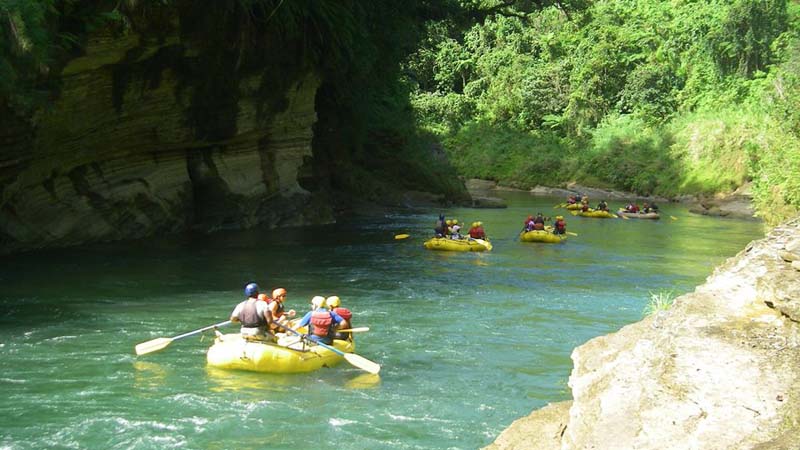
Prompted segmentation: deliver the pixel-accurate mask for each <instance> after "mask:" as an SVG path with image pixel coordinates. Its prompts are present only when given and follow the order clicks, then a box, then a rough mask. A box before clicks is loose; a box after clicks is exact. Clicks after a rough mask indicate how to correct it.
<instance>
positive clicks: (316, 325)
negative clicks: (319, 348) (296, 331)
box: [311, 311, 333, 337]
mask: <svg viewBox="0 0 800 450" xmlns="http://www.w3.org/2000/svg"><path fill="white" fill-rule="evenodd" d="M332 323H333V317H332V316H331V313H330V312H328V311H314V312H313V313H311V325H313V327H312V330H311V332H312V333H314V334H315V335H317V336H321V337H327V336H328V333H330V331H331V324H332Z"/></svg>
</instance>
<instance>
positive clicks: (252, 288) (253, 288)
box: [244, 283, 258, 297]
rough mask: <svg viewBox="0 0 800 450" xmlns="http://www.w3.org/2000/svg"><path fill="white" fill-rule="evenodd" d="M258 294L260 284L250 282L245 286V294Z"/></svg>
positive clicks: (251, 295)
mask: <svg viewBox="0 0 800 450" xmlns="http://www.w3.org/2000/svg"><path fill="white" fill-rule="evenodd" d="M256 295H258V285H257V284H255V283H248V284H247V286H245V287H244V296H245V297H255V296H256Z"/></svg>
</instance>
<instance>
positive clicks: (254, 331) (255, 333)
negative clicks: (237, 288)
mask: <svg viewBox="0 0 800 450" xmlns="http://www.w3.org/2000/svg"><path fill="white" fill-rule="evenodd" d="M244 296H245V300H244V301H243V302H241V303H239V304H238V305H236V307H235V308H233V312H231V322H234V323H236V322H239V323H241V324H242V327H241V329H240V330H239V333H241V334H242V336H246V337H255V338H260V339H265V338H267V337H268V336H269V338H273V337H274V336H273V335H272V333H271V332H268V331H267V330H269V328H270V326H271V324H272V315H271V314H270V312H269V308H268V307H267V306H268V305H267V302H265V301H260V300H259V299H258V285H257V284H255V283H247V285H246V286H245V287H244Z"/></svg>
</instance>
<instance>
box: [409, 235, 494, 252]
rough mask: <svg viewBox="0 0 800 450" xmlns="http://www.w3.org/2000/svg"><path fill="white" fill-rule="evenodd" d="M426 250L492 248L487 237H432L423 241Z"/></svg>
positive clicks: (472, 250) (476, 249) (458, 250)
mask: <svg viewBox="0 0 800 450" xmlns="http://www.w3.org/2000/svg"><path fill="white" fill-rule="evenodd" d="M423 245H425V248H427V249H428V250H443V251H449V252H484V251H490V250H491V249H492V243H491V242H489V240H488V239H449V238H433V239H428V240H427V241H425V244H423Z"/></svg>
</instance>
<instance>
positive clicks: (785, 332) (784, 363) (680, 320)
mask: <svg viewBox="0 0 800 450" xmlns="http://www.w3.org/2000/svg"><path fill="white" fill-rule="evenodd" d="M798 260H800V218H796V219H794V220H792V221H790V222H788V223H785V224H784V225H782V226H779V227H777V228H775V229H774V230H773V231H772V232H771V233H770V234H769V235H768V236H767V238H765V239H762V240H760V241H756V242H753V243H751V244H750V245H748V246H747V248H746V249H745V250H743V251H742V252H740V253H739V254H738V255H737V256H736V257H734V258H731V259H729V260H728V261H727V262H726V263H725V264H723V265H722V266H720V267H719V268H717V269H716V270H715V272H714V273H713V274H712V275H711V276H710V277H709V278H708V279H707V281H706V283H705V284H703V285H702V286H699V287H698V288H697V289H696V290H695V291H694V292H692V293H689V294H686V295H684V296H681V297H679V298H677V299H676V301H675V303H674V305H673V306H672V307H671V308H670V309H668V310H666V311H661V312H658V313H656V314H654V315H652V316H650V317H648V318H646V319H644V320H642V321H641V322H638V323H635V324H632V325H628V326H626V327H624V328H622V329H621V330H620V331H618V332H616V333H613V334H610V335H607V336H600V337H597V338H595V339H592V340H591V341H589V342H587V343H586V344H584V345H582V346H580V347H578V348H576V349H575V350H574V351H573V353H572V360H573V363H574V368H573V370H572V374H571V376H570V379H569V386H570V388H571V389H572V396H573V400H572V401H568V402H562V403H556V404H551V405H548V406H547V407H545V408H542V409H540V410H537V411H534V412H533V413H532V414H531V415H530V416H528V417H525V418H522V419H519V420H517V421H516V422H514V423H513V424H512V425H511V426H510V427H509V428H508V429H507V430H506V431H504V432H503V433H502V434H501V435H500V436H499V437H498V438H497V440H496V441H495V442H494V443H493V444H492V445H490V446H489V447H487V448H489V449H495V450H498V449H537V450H547V449H554V450H555V449H560V450H568V449H598V450H603V449H659V450H662V449H675V450H679V449H680V450H685V449H715V450H717V449H718V450H734V449H742V450H744V449H760V450H766V449H776V450H777V449H781V450H784V449H785V450H789V449H797V448H800V403H799V402H798V399H800V369H798V368H800V262H798Z"/></svg>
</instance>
